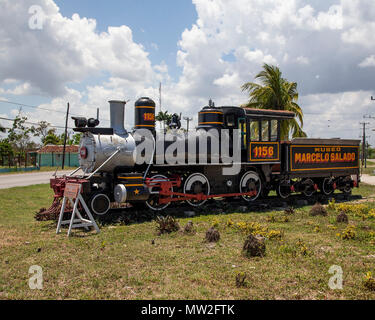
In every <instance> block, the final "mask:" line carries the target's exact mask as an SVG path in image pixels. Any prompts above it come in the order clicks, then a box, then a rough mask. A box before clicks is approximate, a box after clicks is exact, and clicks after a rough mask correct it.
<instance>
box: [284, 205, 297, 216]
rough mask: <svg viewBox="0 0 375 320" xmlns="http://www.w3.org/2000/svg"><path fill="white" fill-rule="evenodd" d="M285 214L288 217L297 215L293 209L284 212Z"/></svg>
mask: <svg viewBox="0 0 375 320" xmlns="http://www.w3.org/2000/svg"><path fill="white" fill-rule="evenodd" d="M284 214H286V215H292V214H295V210H294V208H293V207H290V208H287V209H285V210H284Z"/></svg>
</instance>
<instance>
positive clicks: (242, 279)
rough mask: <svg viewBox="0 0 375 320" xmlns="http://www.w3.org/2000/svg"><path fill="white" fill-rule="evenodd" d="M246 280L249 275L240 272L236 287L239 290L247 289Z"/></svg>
mask: <svg viewBox="0 0 375 320" xmlns="http://www.w3.org/2000/svg"><path fill="white" fill-rule="evenodd" d="M246 278H247V275H246V273H245V272H239V273H237V274H236V287H237V288H243V287H246V286H247V284H246Z"/></svg>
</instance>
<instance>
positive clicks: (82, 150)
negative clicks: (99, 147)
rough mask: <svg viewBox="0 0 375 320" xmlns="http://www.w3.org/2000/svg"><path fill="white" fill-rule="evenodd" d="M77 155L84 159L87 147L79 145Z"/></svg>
mask: <svg viewBox="0 0 375 320" xmlns="http://www.w3.org/2000/svg"><path fill="white" fill-rule="evenodd" d="M79 155H80V157H81V159H86V158H87V148H86V147H81V149H80V150H79Z"/></svg>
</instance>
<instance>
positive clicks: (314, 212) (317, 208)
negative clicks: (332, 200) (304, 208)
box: [310, 202, 327, 217]
mask: <svg viewBox="0 0 375 320" xmlns="http://www.w3.org/2000/svg"><path fill="white" fill-rule="evenodd" d="M326 215H327V210H326V208H324V207H323V206H322V205H321V204H320V203H319V202H317V203H315V204H314V206H313V207H312V208H311V210H310V216H313V217H315V216H326Z"/></svg>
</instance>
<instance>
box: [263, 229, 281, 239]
mask: <svg viewBox="0 0 375 320" xmlns="http://www.w3.org/2000/svg"><path fill="white" fill-rule="evenodd" d="M266 237H267V238H268V239H270V240H271V239H276V240H281V238H282V237H283V233H282V232H281V231H280V230H270V231H269V232H268V233H267V235H266Z"/></svg>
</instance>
